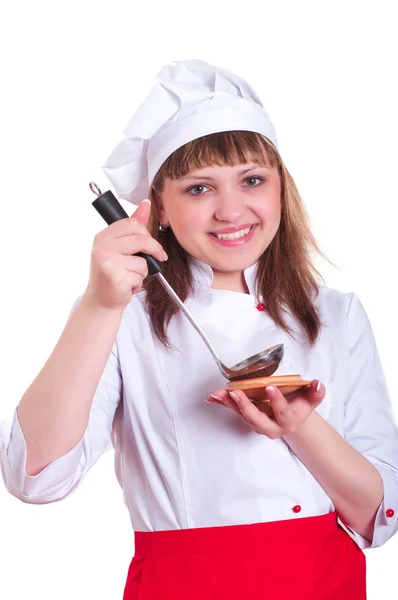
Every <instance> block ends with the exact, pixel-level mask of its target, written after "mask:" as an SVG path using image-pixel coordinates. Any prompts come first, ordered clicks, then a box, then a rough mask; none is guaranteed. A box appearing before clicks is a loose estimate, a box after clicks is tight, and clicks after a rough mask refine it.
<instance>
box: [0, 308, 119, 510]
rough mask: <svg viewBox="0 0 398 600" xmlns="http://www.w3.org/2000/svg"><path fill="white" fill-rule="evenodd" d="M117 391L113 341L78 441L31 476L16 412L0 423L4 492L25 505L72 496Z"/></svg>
mask: <svg viewBox="0 0 398 600" xmlns="http://www.w3.org/2000/svg"><path fill="white" fill-rule="evenodd" d="M76 304H77V303H75V305H74V307H75V306H76ZM72 312H73V310H72ZM121 389H122V378H121V373H120V365H119V360H118V356H117V346H116V342H115V344H114V346H113V349H112V352H111V354H110V356H109V359H108V361H107V364H106V366H105V369H104V372H103V374H102V376H101V380H100V382H99V384H98V387H97V390H96V393H95V396H94V400H93V404H92V407H91V411H90V419H89V424H88V426H87V429H86V431H85V433H84V435H83V437H82V439H81V440H80V441H79V442H78V443H77V444H76V446H75V447H74V448H72V450H70V452H68V453H67V454H65V455H64V456H61V457H60V458H58V459H56V460H54V461H53V462H52V463H50V464H49V465H48V466H47V467H46V468H45V469H43V471H41V472H40V473H38V474H37V475H34V476H30V475H27V473H26V443H25V439H24V435H23V432H22V429H21V426H20V424H19V421H18V414H17V410H15V412H14V414H13V415H11V416H10V418H9V419H8V420H6V421H4V422H2V423H0V466H1V473H2V476H3V479H4V482H5V485H6V488H7V490H8V491H9V492H10V493H11V494H12V495H13V496H15V497H16V498H18V499H19V500H21V501H22V502H27V503H29V504H46V503H49V502H56V501H58V500H62V499H63V498H66V497H67V496H69V495H70V494H72V493H73V492H74V491H75V490H76V488H77V487H78V485H79V484H80V482H81V481H82V479H83V478H84V476H85V475H86V473H87V472H88V470H89V469H90V468H91V467H92V466H93V465H94V463H95V462H96V461H97V460H98V458H99V457H100V456H101V454H102V453H103V452H104V451H105V450H106V447H107V445H108V443H109V441H110V438H111V432H112V424H113V419H114V415H115V411H116V408H117V406H118V404H119V402H120V398H121Z"/></svg>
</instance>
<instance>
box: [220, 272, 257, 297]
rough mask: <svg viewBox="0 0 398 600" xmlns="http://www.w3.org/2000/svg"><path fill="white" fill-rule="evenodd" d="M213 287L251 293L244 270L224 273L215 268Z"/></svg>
mask: <svg viewBox="0 0 398 600" xmlns="http://www.w3.org/2000/svg"><path fill="white" fill-rule="evenodd" d="M211 287H212V289H213V290H228V291H231V292H241V293H242V294H248V293H249V289H248V287H247V285H246V281H245V276H244V273H243V271H239V272H237V273H224V272H222V271H215V270H214V269H213V283H212V286H211Z"/></svg>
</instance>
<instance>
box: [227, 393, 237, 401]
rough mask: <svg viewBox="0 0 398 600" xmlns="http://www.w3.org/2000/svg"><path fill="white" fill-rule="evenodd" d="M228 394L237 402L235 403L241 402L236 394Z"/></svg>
mask: <svg viewBox="0 0 398 600" xmlns="http://www.w3.org/2000/svg"><path fill="white" fill-rule="evenodd" d="M228 394H229V395H230V396H231V398H232V399H233V400H235V402H239V398H238V396H237V395H236V394H234V392H228Z"/></svg>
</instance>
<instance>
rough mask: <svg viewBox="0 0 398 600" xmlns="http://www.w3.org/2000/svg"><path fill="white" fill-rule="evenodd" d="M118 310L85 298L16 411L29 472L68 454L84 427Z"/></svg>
mask: <svg viewBox="0 0 398 600" xmlns="http://www.w3.org/2000/svg"><path fill="white" fill-rule="evenodd" d="M121 316H122V311H120V310H118V311H116V310H110V309H106V308H102V307H100V306H98V305H96V304H95V303H94V302H92V301H90V298H89V297H88V296H83V298H82V301H81V302H80V304H79V305H78V306H77V308H76V310H75V311H74V312H73V314H72V316H71V317H70V319H69V321H68V323H67V325H66V327H65V329H64V331H63V333H62V335H61V337H60V339H59V341H58V343H57V345H56V346H55V348H54V350H53V352H52V354H51V356H50V357H49V359H48V361H47V362H46V364H45V365H44V367H43V369H42V370H41V372H40V373H39V375H38V376H37V377H36V379H35V380H34V381H33V383H32V384H31V386H30V387H29V388H28V390H27V391H26V392H25V394H24V395H23V397H22V399H21V401H20V403H19V406H18V410H17V414H18V420H19V424H20V426H21V429H22V432H23V434H24V438H25V442H26V449H27V463H26V472H27V474H28V475H36V474H38V473H39V472H40V471H42V470H43V469H44V468H45V467H46V466H47V465H49V464H50V463H51V462H53V461H54V460H56V459H57V458H59V457H61V456H63V455H64V454H66V453H67V452H69V451H70V450H71V449H72V448H74V447H75V446H76V444H77V443H78V442H79V441H80V439H81V438H82V436H83V434H84V431H85V430H86V427H87V425H88V420H89V416H90V409H91V404H92V401H93V398H94V394H95V390H96V388H97V386H98V383H99V380H100V378H101V374H102V372H103V370H104V368H105V365H106V362H107V360H108V357H109V355H110V352H111V349H112V346H113V343H114V341H115V338H116V334H117V331H118V328H119V325H120V320H121Z"/></svg>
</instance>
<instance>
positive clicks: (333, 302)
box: [314, 285, 359, 317]
mask: <svg viewBox="0 0 398 600" xmlns="http://www.w3.org/2000/svg"><path fill="white" fill-rule="evenodd" d="M357 301H359V300H358V297H357V295H356V294H355V293H354V292H341V291H339V290H336V289H333V288H330V287H327V286H324V285H320V286H319V288H318V294H317V295H316V297H315V299H314V304H315V306H316V308H317V309H318V310H319V311H320V313H321V315H336V316H339V317H343V316H344V317H347V315H348V314H349V312H350V308H351V305H352V303H353V302H354V303H355V302H357Z"/></svg>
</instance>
